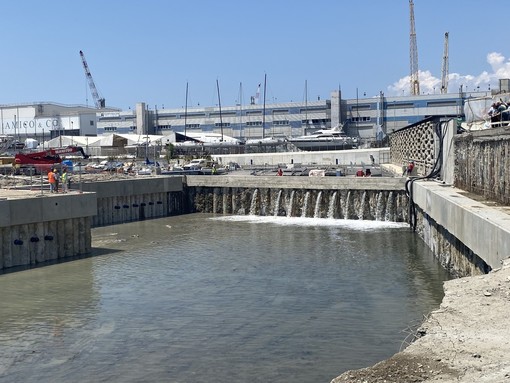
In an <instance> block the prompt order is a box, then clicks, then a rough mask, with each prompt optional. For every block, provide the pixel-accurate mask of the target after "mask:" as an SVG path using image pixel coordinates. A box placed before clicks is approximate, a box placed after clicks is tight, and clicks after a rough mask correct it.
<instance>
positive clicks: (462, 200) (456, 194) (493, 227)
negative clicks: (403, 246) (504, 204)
mask: <svg viewBox="0 0 510 383" xmlns="http://www.w3.org/2000/svg"><path fill="white" fill-rule="evenodd" d="M413 200H414V202H415V203H416V204H417V206H418V207H419V211H420V213H419V215H420V220H419V225H418V228H417V230H418V232H419V233H420V235H421V236H422V238H423V240H424V241H425V243H427V244H428V246H429V247H430V248H431V249H432V251H433V252H434V254H435V255H436V256H437V257H438V258H439V259H440V261H441V263H442V264H443V265H444V266H445V267H446V268H447V269H448V270H450V271H452V272H453V274H455V275H460V276H463V275H472V274H476V273H479V272H487V271H488V268H491V269H493V268H497V267H500V265H501V261H502V260H503V259H505V258H507V257H508V256H510V227H509V225H508V220H509V215H508V214H506V213H504V212H502V211H501V210H499V209H494V208H490V207H488V206H486V205H483V204H482V203H479V202H476V201H474V200H472V199H470V198H468V197H466V196H465V195H463V192H462V190H460V189H456V188H453V187H450V186H446V185H443V184H441V183H437V182H434V181H418V182H415V183H414V185H413Z"/></svg>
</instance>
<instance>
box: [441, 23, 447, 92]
mask: <svg viewBox="0 0 510 383" xmlns="http://www.w3.org/2000/svg"><path fill="white" fill-rule="evenodd" d="M446 93H448V32H445V34H444V53H443V66H442V68H441V94H446Z"/></svg>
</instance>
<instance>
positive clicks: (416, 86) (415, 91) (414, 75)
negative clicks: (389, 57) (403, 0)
mask: <svg viewBox="0 0 510 383" xmlns="http://www.w3.org/2000/svg"><path fill="white" fill-rule="evenodd" d="M409 13H410V21H411V31H410V49H409V51H410V52H409V57H410V64H411V94H412V95H413V96H416V95H419V94H420V81H419V79H418V47H417V44H416V30H415V28H414V3H413V0H409Z"/></svg>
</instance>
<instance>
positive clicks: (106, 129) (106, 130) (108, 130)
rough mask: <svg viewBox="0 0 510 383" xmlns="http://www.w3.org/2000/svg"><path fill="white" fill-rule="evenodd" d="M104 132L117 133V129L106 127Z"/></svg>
mask: <svg viewBox="0 0 510 383" xmlns="http://www.w3.org/2000/svg"><path fill="white" fill-rule="evenodd" d="M104 131H105V132H115V131H117V127H116V126H106V127H105V128H104Z"/></svg>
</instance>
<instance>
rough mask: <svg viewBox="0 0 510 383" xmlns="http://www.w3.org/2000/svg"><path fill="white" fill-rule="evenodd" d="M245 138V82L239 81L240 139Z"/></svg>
mask: <svg viewBox="0 0 510 383" xmlns="http://www.w3.org/2000/svg"><path fill="white" fill-rule="evenodd" d="M242 138H243V83H242V82H240V83H239V139H242Z"/></svg>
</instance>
